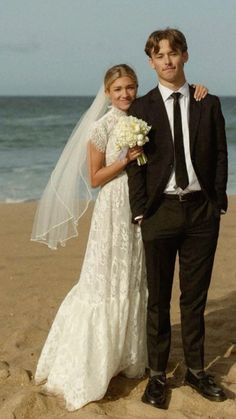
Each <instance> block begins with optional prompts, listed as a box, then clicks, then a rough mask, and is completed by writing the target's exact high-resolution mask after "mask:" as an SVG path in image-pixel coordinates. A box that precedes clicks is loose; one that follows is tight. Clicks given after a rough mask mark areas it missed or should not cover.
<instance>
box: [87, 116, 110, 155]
mask: <svg viewBox="0 0 236 419" xmlns="http://www.w3.org/2000/svg"><path fill="white" fill-rule="evenodd" d="M89 139H90V141H91V143H92V144H93V145H94V146H95V147H96V149H97V150H98V151H101V152H102V153H104V152H105V150H106V145H107V140H108V135H107V128H106V124H105V121H104V120H99V121H96V122H94V123H93V125H92V126H91V129H90V132H89Z"/></svg>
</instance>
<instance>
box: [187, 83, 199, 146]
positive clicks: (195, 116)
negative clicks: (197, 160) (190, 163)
mask: <svg viewBox="0 0 236 419" xmlns="http://www.w3.org/2000/svg"><path fill="white" fill-rule="evenodd" d="M189 91H190V107H189V137H190V150H191V154H192V153H193V150H194V145H195V140H196V135H197V130H198V125H199V121H200V115H201V108H202V102H201V101H200V102H197V101H196V100H195V99H194V97H193V95H194V89H193V88H192V87H191V86H189Z"/></svg>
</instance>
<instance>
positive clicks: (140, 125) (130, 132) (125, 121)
mask: <svg viewBox="0 0 236 419" xmlns="http://www.w3.org/2000/svg"><path fill="white" fill-rule="evenodd" d="M150 129H151V127H150V126H149V125H148V124H147V123H146V122H145V121H143V120H142V119H138V118H135V117H134V116H122V117H121V118H120V119H119V120H118V122H117V124H116V127H115V132H116V138H117V142H116V146H117V149H118V150H121V149H122V148H124V147H129V148H132V147H135V146H136V145H138V146H140V147H142V146H143V145H144V144H145V143H147V142H148V141H149V138H148V137H147V134H148V132H149V131H150ZM137 160H138V164H139V165H141V164H145V163H146V162H147V158H146V156H145V154H144V153H142V154H141V155H140V156H139V157H138V159H137Z"/></svg>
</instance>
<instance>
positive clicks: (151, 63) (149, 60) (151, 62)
mask: <svg viewBox="0 0 236 419" xmlns="http://www.w3.org/2000/svg"><path fill="white" fill-rule="evenodd" d="M148 62H149V65H150V67H151V68H152V69H153V70H155V65H154V63H153V61H152V57H149V59H148Z"/></svg>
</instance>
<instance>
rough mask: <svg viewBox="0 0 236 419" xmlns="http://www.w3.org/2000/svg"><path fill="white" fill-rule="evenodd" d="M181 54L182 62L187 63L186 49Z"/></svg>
mask: <svg viewBox="0 0 236 419" xmlns="http://www.w3.org/2000/svg"><path fill="white" fill-rule="evenodd" d="M182 56H183V62H184V63H187V61H188V58H189V57H188V51H184V52H183V54H182Z"/></svg>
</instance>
